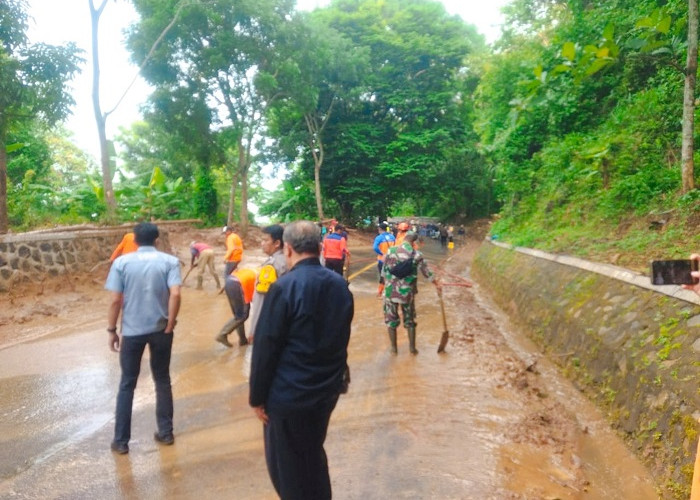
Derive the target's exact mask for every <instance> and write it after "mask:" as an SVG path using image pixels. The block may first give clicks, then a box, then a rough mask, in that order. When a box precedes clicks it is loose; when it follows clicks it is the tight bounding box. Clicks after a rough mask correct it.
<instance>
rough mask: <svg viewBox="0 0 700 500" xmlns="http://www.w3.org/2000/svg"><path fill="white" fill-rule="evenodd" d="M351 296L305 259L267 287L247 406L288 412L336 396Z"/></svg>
mask: <svg viewBox="0 0 700 500" xmlns="http://www.w3.org/2000/svg"><path fill="white" fill-rule="evenodd" d="M353 313H354V304H353V297H352V293H350V291H349V290H348V286H347V283H346V282H345V280H344V279H343V277H342V276H340V275H339V274H337V273H334V272H333V271H331V270H330V269H326V268H325V267H322V266H321V264H320V262H319V260H318V259H317V258H307V259H304V260H301V261H299V262H297V264H296V265H295V266H294V267H293V268H292V269H291V270H290V271H289V272H287V274H285V275H283V276H282V277H280V278H279V279H278V280H277V281H276V282H275V283H274V284H273V285H272V286H271V287H270V290H269V292H268V294H267V296H266V298H265V302H264V303H263V306H262V310H261V312H260V319H259V320H258V324H257V326H256V329H255V344H254V346H253V358H252V364H251V373H250V399H249V401H250V405H251V406H260V405H264V406H265V409H266V411H267V412H268V413H270V412H277V413H280V414H288V413H291V412H296V411H307V410H312V409H314V408H316V407H317V406H318V405H319V404H320V403H323V402H325V401H327V400H328V399H329V398H333V397H337V395H338V393H339V392H340V389H341V384H342V379H343V373H344V371H345V367H346V363H347V347H348V342H349V340H350V323H351V322H352V317H353Z"/></svg>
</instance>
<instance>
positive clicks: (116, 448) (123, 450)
mask: <svg viewBox="0 0 700 500" xmlns="http://www.w3.org/2000/svg"><path fill="white" fill-rule="evenodd" d="M109 447H110V448H112V451H113V452H114V453H118V454H120V455H126V454H127V453H129V445H128V444H122V443H117V442H116V441H112V444H111V445H110V446H109Z"/></svg>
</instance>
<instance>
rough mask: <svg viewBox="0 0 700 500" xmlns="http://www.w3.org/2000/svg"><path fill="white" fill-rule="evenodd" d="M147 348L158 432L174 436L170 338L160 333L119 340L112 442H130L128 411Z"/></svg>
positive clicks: (171, 339)
mask: <svg viewBox="0 0 700 500" xmlns="http://www.w3.org/2000/svg"><path fill="white" fill-rule="evenodd" d="M146 345H148V351H149V353H150V355H151V356H150V358H151V374H152V375H153V381H154V382H155V386H156V421H157V423H158V432H159V434H160V435H161V436H167V435H168V434H172V432H173V391H172V387H171V386H170V353H171V352H172V346H173V335H172V334H167V335H166V334H165V333H163V332H155V333H148V334H146V335H136V336H133V337H129V336H125V337H122V338H121V344H120V350H119V365H120V366H121V369H122V378H121V381H120V382H119V392H118V393H117V411H116V416H115V422H114V441H115V442H116V443H123V444H127V443H128V442H129V439H130V438H131V410H132V407H133V403H134V389H135V388H136V382H137V380H138V378H139V373H140V371H141V358H142V357H143V351H144V350H145V349H146Z"/></svg>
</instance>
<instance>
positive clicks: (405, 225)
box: [398, 222, 408, 231]
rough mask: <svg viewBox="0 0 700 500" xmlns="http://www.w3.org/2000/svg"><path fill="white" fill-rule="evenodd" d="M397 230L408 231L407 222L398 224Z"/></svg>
mask: <svg viewBox="0 0 700 500" xmlns="http://www.w3.org/2000/svg"><path fill="white" fill-rule="evenodd" d="M398 229H399V231H408V223H407V222H401V223H399V226H398Z"/></svg>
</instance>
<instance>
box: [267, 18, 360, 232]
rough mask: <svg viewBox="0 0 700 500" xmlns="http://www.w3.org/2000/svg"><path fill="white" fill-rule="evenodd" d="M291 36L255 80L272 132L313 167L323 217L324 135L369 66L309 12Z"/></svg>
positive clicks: (284, 146)
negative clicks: (300, 151) (268, 105)
mask: <svg viewBox="0 0 700 500" xmlns="http://www.w3.org/2000/svg"><path fill="white" fill-rule="evenodd" d="M295 21H296V23H295V25H294V29H293V30H290V37H291V38H292V39H291V40H289V41H288V43H286V44H284V45H282V46H281V47H280V50H279V51H278V54H277V58H278V60H277V61H275V63H274V65H270V66H271V68H272V67H273V68H275V71H274V72H267V73H266V74H264V75H261V78H259V79H258V86H259V88H260V90H261V91H262V92H264V94H265V95H267V96H269V97H270V100H271V102H272V107H271V108H270V109H269V112H268V116H269V118H270V120H269V121H270V127H269V129H270V132H271V134H272V135H274V136H275V137H276V138H277V140H278V142H279V143H281V148H282V150H285V151H288V152H290V157H291V158H294V157H295V156H296V154H297V149H298V148H299V147H303V148H304V150H305V152H306V153H307V154H308V155H309V156H311V158H312V160H313V166H314V170H313V171H314V193H315V198H316V213H317V217H318V218H319V220H322V219H324V218H325V217H324V213H323V196H322V192H321V168H322V166H323V162H324V159H325V154H326V151H325V144H324V135H325V131H326V127H327V125H328V123H329V121H330V120H331V118H332V117H333V113H334V108H335V107H336V106H337V105H338V104H339V102H341V101H343V100H345V99H350V98H352V92H353V91H354V90H356V89H357V88H358V87H359V85H358V84H359V82H360V75H361V74H363V73H365V72H366V69H367V52H368V51H367V50H366V48H365V47H358V46H353V45H352V44H351V43H350V42H349V41H348V40H347V39H345V38H344V37H342V36H341V35H340V34H339V33H338V32H336V31H335V30H333V29H330V28H329V27H328V26H326V25H325V24H323V23H321V22H319V21H318V20H317V19H315V18H314V17H311V16H305V15H299V16H296V17H295Z"/></svg>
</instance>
